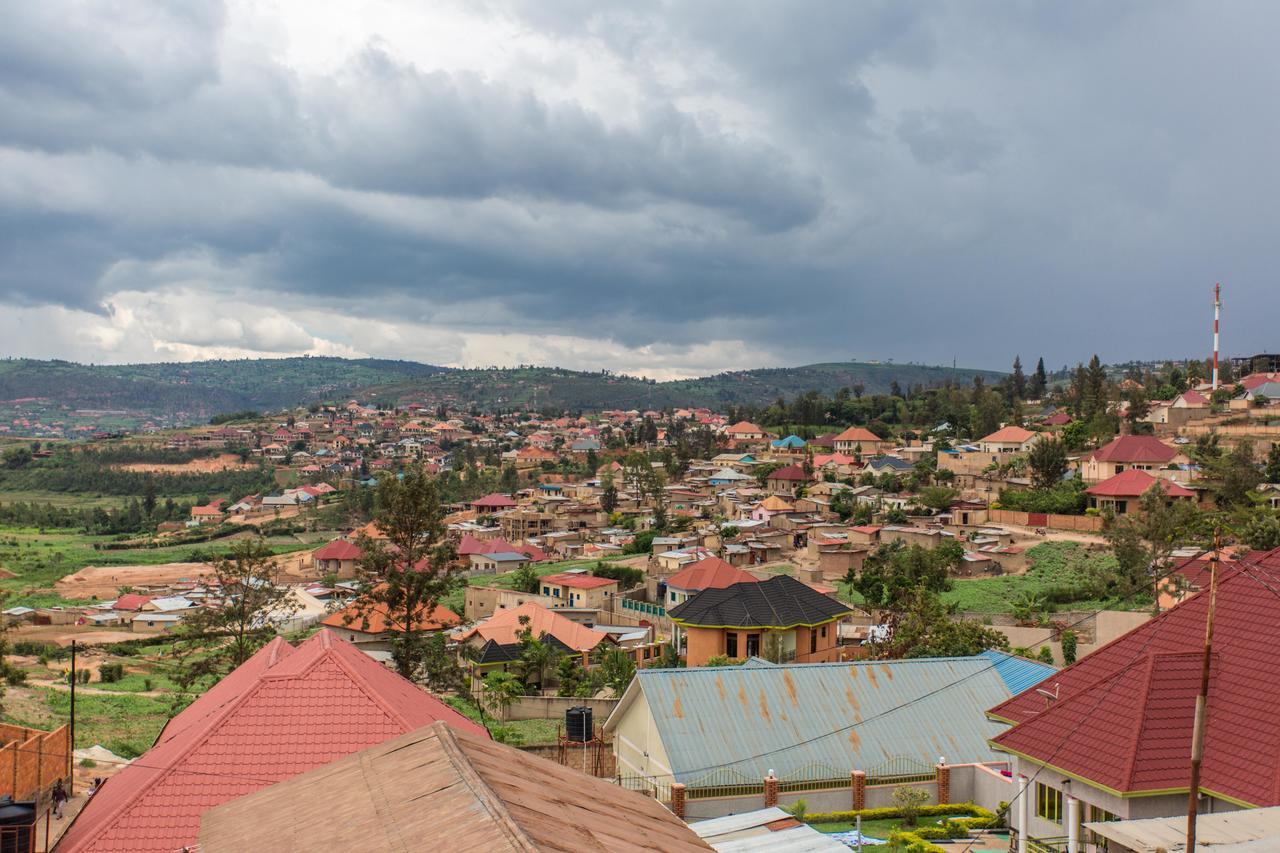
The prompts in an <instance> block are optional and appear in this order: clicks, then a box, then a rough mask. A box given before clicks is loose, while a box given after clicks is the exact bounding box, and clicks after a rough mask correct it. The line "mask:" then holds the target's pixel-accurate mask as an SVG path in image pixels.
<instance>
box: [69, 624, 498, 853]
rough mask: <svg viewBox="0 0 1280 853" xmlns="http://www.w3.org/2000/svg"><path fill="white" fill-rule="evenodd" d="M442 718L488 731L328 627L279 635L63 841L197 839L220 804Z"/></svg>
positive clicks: (136, 847)
mask: <svg viewBox="0 0 1280 853" xmlns="http://www.w3.org/2000/svg"><path fill="white" fill-rule="evenodd" d="M437 720H441V721H444V722H446V723H448V724H449V725H450V726H452V727H454V728H458V729H462V730H465V731H467V732H470V733H474V734H477V735H480V736H482V737H483V736H485V730H484V729H483V728H482V727H481V726H479V725H477V724H476V723H474V722H472V721H471V720H468V719H467V718H466V717H464V716H462V715H461V714H459V713H458V712H457V711H454V710H453V709H452V708H450V707H449V706H448V705H445V704H444V703H443V702H441V701H440V700H439V699H436V698H435V697H434V696H432V695H431V694H429V693H425V692H424V691H422V690H421V689H419V688H418V687H416V686H415V685H413V684H411V683H410V682H408V681H406V680H404V679H403V678H401V677H400V676H398V675H396V674H395V673H394V672H392V671H391V670H389V669H387V668H386V667H384V666H382V665H381V664H379V663H376V662H375V661H374V660H373V659H372V658H370V657H369V656H368V655H365V654H364V653H363V652H360V651H358V650H356V648H355V647H354V646H352V645H351V644H350V643H347V642H344V641H342V640H339V639H337V638H336V637H335V636H334V635H333V634H332V633H331V632H329V631H321V632H320V633H319V634H317V635H316V636H314V637H312V638H311V639H310V640H308V641H306V642H305V643H303V644H302V645H300V646H298V647H297V648H294V647H292V646H290V645H289V644H288V643H287V642H285V641H284V640H283V639H281V638H279V637H277V638H276V639H275V640H272V641H271V642H270V643H268V644H267V645H266V646H265V647H263V648H262V649H261V650H259V651H258V653H257V654H255V655H254V656H253V657H252V658H250V659H249V660H248V661H246V662H245V663H244V664H243V665H241V666H240V667H238V668H237V669H235V670H234V671H233V672H232V673H231V674H229V675H228V676H227V677H226V678H224V679H222V681H220V682H218V683H217V684H216V685H214V687H213V688H212V689H210V690H209V691H208V692H207V693H205V694H204V695H203V696H201V697H200V698H199V699H197V700H196V701H195V702H193V703H192V704H191V705H190V706H189V707H188V708H187V709H186V710H184V711H183V712H182V713H180V714H178V716H176V717H174V718H173V719H172V720H170V721H169V724H168V725H167V726H165V729H164V731H163V732H161V733H160V737H159V738H158V739H157V740H156V744H155V746H153V747H152V748H151V749H149V750H148V751H147V752H145V753H144V754H143V755H142V756H141V757H140V758H138V759H137V761H135V762H134V763H133V764H131V765H129V766H128V767H126V768H124V769H123V770H121V771H120V772H119V773H117V774H116V775H115V776H113V777H112V778H111V779H109V780H108V781H107V783H106V784H105V785H104V786H103V787H102V789H101V790H99V791H98V793H97V794H96V795H95V796H94V798H93V799H92V800H90V801H89V803H88V804H87V805H86V806H85V807H84V810H83V811H82V812H81V813H80V815H79V817H77V818H76V820H75V823H73V824H72V825H71V826H70V827H69V828H68V830H67V833H66V835H64V836H63V838H62V841H61V843H60V844H59V845H58V849H59V850H60V851H64V852H65V853H79V851H120V853H146V851H156V853H162V852H163V853H169V851H173V850H177V849H179V848H181V847H183V846H185V845H190V844H194V843H195V841H196V835H197V833H198V832H199V829H200V816H201V815H202V814H203V813H204V812H205V811H206V810H207V809H210V808H212V807H213V806H216V805H219V804H221V803H225V802H227V801H228V800H232V799H235V798H236V797H240V796H243V795H245V794H248V793H251V792H253V791H257V790H259V789H261V788H264V787H266V786H267V785H270V784H272V783H274V782H280V781H283V780H285V779H290V778H292V777H294V776H296V775H298V774H299V773H303V772H305V771H307V770H310V769H312V768H314V767H319V766H320V765H322V764H327V763H329V762H330V761H334V760H335V759H338V758H342V757H343V756H346V755H350V754H351V753H353V752H356V751H358V750H361V749H364V748H366V747H369V746H373V745H375V744H378V743H382V742H383V741H385V740H389V739H390V738H393V737H396V736H397V735H401V734H404V733H406V732H410V731H413V730H414V729H417V728H420V727H422V726H425V725H428V724H430V723H433V722H435V721H437Z"/></svg>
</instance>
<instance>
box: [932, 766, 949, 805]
mask: <svg viewBox="0 0 1280 853" xmlns="http://www.w3.org/2000/svg"><path fill="white" fill-rule="evenodd" d="M933 769H934V770H935V771H936V772H937V774H938V805H942V804H943V803H950V802H951V768H950V767H948V766H947V765H945V764H939V765H937V766H936V767H934V768H933Z"/></svg>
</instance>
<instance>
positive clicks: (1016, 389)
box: [1010, 355, 1027, 400]
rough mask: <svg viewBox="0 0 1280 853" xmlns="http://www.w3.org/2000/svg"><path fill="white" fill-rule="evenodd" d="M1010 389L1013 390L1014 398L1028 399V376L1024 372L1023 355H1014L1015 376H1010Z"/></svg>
mask: <svg viewBox="0 0 1280 853" xmlns="http://www.w3.org/2000/svg"><path fill="white" fill-rule="evenodd" d="M1010 389H1011V390H1012V392H1013V399H1015V400H1025V399H1027V377H1026V374H1024V373H1023V372H1022V356H1020V355H1015V356H1014V357H1013V376H1012V377H1011V378H1010Z"/></svg>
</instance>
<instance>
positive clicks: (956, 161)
mask: <svg viewBox="0 0 1280 853" xmlns="http://www.w3.org/2000/svg"><path fill="white" fill-rule="evenodd" d="M897 134H898V138H899V139H901V140H902V141H903V142H904V143H906V145H907V147H908V148H909V149H911V153H912V155H914V156H915V158H916V159H917V160H919V161H920V162H921V163H923V164H925V165H928V166H938V167H940V168H942V169H944V170H945V171H949V172H956V173H963V172H973V171H977V170H979V169H982V168H984V167H985V166H987V165H988V164H989V163H990V162H991V160H992V159H994V158H995V157H996V156H997V155H999V153H1000V139H999V136H998V135H997V134H996V132H995V130H994V129H992V128H990V127H987V126H986V125H984V124H982V122H980V121H979V120H978V118H977V116H975V115H974V114H973V113H971V112H969V111H967V110H909V111H907V112H904V113H903V114H902V118H901V119H900V120H899V121H898V127H897Z"/></svg>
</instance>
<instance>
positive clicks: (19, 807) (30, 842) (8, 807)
mask: <svg viewBox="0 0 1280 853" xmlns="http://www.w3.org/2000/svg"><path fill="white" fill-rule="evenodd" d="M35 830H36V804H35V802H17V803H15V802H14V801H13V800H11V799H10V798H9V797H7V796H6V797H0V853H30V851H32V850H35V839H36V832H35Z"/></svg>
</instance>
